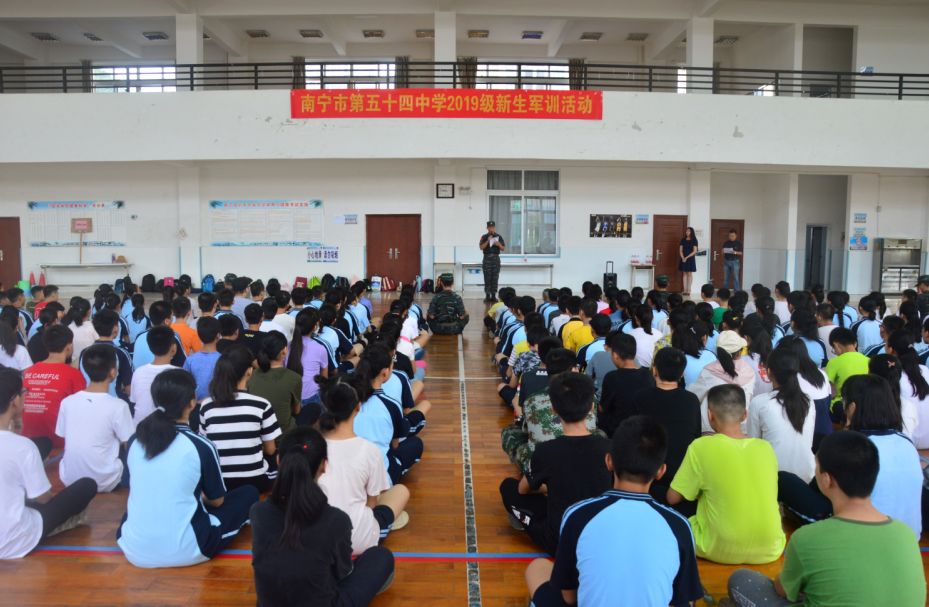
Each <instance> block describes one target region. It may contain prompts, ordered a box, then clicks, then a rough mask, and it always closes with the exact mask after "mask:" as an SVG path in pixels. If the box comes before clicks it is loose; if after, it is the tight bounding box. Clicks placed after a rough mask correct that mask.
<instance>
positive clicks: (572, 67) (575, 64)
mask: <svg viewBox="0 0 929 607" xmlns="http://www.w3.org/2000/svg"><path fill="white" fill-rule="evenodd" d="M568 86H570V87H571V90H572V91H583V90H585V89H586V88H587V62H586V61H585V60H584V59H570V60H568Z"/></svg>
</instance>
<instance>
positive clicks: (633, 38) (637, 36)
mask: <svg viewBox="0 0 929 607" xmlns="http://www.w3.org/2000/svg"><path fill="white" fill-rule="evenodd" d="M646 39H648V34H647V33H642V32H638V33H636V32H633V33H631V34H629V35H628V36H626V42H645V40H646Z"/></svg>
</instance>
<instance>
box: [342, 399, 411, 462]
mask: <svg viewBox="0 0 929 607" xmlns="http://www.w3.org/2000/svg"><path fill="white" fill-rule="evenodd" d="M400 411H401V408H400V403H397V402H392V401H391V399H390V398H389V397H388V396H387V395H386V394H384V391H383V390H376V391H375V392H374V394H372V395H371V397H370V398H368V400H366V401H365V402H364V403H362V405H361V409H360V410H359V411H358V414H357V415H356V416H355V421H354V423H353V429H354V431H355V434H357V435H358V436H360V437H361V438H363V439H365V440H367V441H370V442H372V443H374V445H375V446H376V447H377V448H378V449H379V450H380V452H381V455H382V456H383V458H384V470H388V469H389V468H390V466H389V464H388V460H387V452H388V451H389V450H390V442H391V441H392V440H393V439H395V438H404V437H406V436H407V435H408V434H409V423H407V424H406V427H405V429H404V423H403V421H404V418H403V415H402V414H401V413H400Z"/></svg>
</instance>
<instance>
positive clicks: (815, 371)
mask: <svg viewBox="0 0 929 607" xmlns="http://www.w3.org/2000/svg"><path fill="white" fill-rule="evenodd" d="M782 348H785V349H788V350H789V351H790V352H792V353H793V356H794V357H795V358H796V359H797V364H798V365H799V368H800V371H799V372H800V377H802V378H803V379H804V380H806V382H807V383H809V384H810V385H812V386H813V387H814V388H822V387H823V386H824V385H825V384H826V378H825V377H824V376H823V372H822V370H820V368H819V367H818V366H816V363H814V362H813V359H812V358H810V352H809V350H807V349H806V344H805V343H804V342H803V340H802V339H801V338H800V337H799V336H797V335H787V336H785V337H784V338H783V339H781V341H780V342H778V344H777V348H775V351H777V350H780V349H782Z"/></svg>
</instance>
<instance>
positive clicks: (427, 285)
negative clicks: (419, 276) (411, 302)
mask: <svg viewBox="0 0 929 607" xmlns="http://www.w3.org/2000/svg"><path fill="white" fill-rule="evenodd" d="M422 291H423V293H432V292H433V291H435V283H434V282H432V279H431V278H427V279H426V280H424V281H423V288H422Z"/></svg>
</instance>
